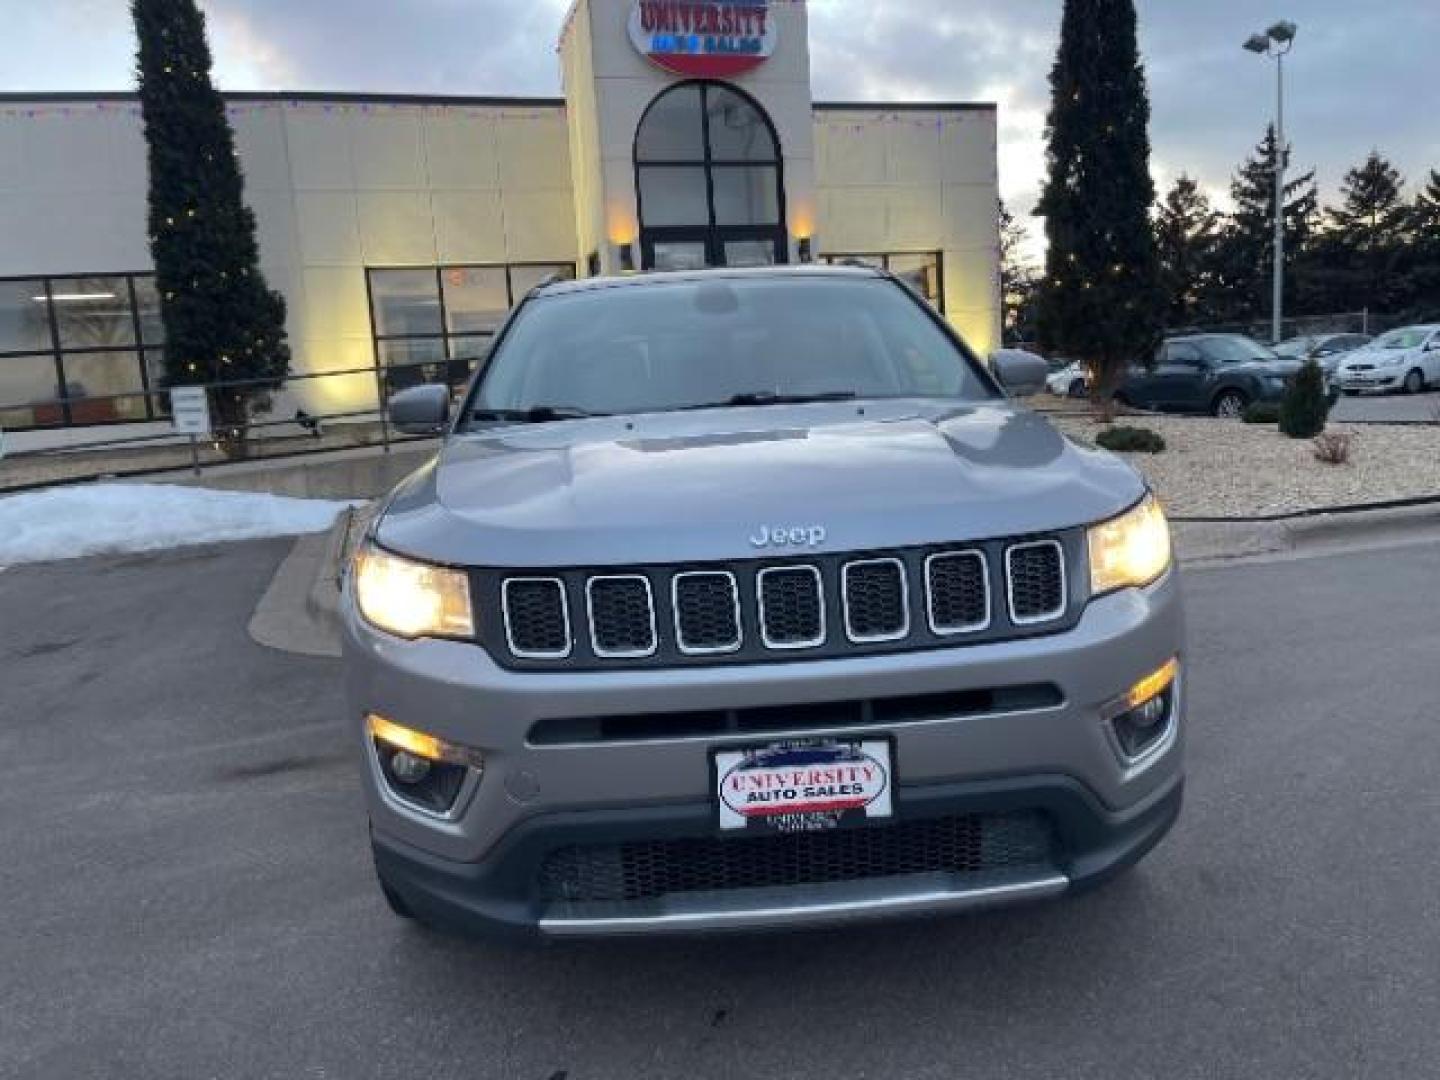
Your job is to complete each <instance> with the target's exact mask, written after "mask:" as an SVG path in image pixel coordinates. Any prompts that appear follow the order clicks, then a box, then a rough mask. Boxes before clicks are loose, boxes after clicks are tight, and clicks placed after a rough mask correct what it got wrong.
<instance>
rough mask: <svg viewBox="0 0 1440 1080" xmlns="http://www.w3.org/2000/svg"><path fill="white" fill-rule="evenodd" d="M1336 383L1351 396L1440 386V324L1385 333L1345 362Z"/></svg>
mask: <svg viewBox="0 0 1440 1080" xmlns="http://www.w3.org/2000/svg"><path fill="white" fill-rule="evenodd" d="M1335 381H1336V382H1337V383H1338V384H1339V387H1340V389H1341V390H1342V391H1344V392H1345V393H1347V394H1358V393H1360V392H1361V391H1362V390H1381V391H1384V390H1403V391H1404V392H1405V393H1407V394H1418V393H1420V392H1421V391H1422V390H1424V389H1426V388H1427V387H1430V386H1440V325H1431V326H1405V327H1401V328H1400V329H1399V330H1391V331H1390V332H1389V333H1387V334H1381V335H1380V336H1379V337H1378V338H1376V339H1375V340H1374V341H1372V342H1371V343H1370V344H1369V345H1366V346H1365V347H1364V348H1362V349H1356V350H1355V351H1354V352H1351V353H1347V354H1346V355H1345V356H1344V357H1343V358H1342V359H1341V361H1340V366H1339V368H1337V369H1336V372H1335Z"/></svg>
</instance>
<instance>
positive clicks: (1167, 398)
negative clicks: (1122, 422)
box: [1115, 334, 1300, 417]
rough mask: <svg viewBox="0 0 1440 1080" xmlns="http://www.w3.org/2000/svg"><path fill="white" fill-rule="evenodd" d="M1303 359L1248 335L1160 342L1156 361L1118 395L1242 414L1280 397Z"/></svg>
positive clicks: (1183, 408)
mask: <svg viewBox="0 0 1440 1080" xmlns="http://www.w3.org/2000/svg"><path fill="white" fill-rule="evenodd" d="M1299 370H1300V361H1298V360H1293V359H1283V358H1281V357H1279V356H1277V355H1276V354H1275V353H1274V351H1273V350H1271V349H1269V348H1267V347H1266V346H1264V345H1261V344H1260V343H1259V342H1258V341H1255V340H1254V339H1252V338H1248V337H1245V336H1244V335H1243V334H1191V335H1187V336H1185V337H1175V338H1170V339H1169V340H1167V341H1166V342H1165V343H1164V344H1163V345H1161V346H1160V351H1159V352H1158V353H1157V354H1156V357H1155V363H1154V365H1153V366H1152V367H1149V368H1146V367H1142V366H1140V365H1136V366H1135V367H1133V368H1131V369H1130V374H1129V376H1128V377H1127V378H1126V379H1125V381H1124V382H1123V383H1122V384H1121V386H1120V389H1119V390H1118V391H1117V392H1116V394H1115V397H1116V398H1117V399H1118V400H1119V401H1120V402H1122V403H1123V404H1125V405H1131V406H1134V407H1136V408H1141V409H1155V410H1158V411H1163V412H1192V413H1209V414H1211V415H1212V416H1222V417H1238V416H1239V415H1240V414H1241V413H1243V412H1244V411H1245V407H1246V406H1247V405H1250V404H1251V403H1252V402H1256V401H1279V400H1280V399H1281V398H1282V397H1284V396H1285V388H1286V387H1287V386H1288V385H1289V383H1290V380H1292V379H1293V378H1294V377H1295V373H1296V372H1297V371H1299Z"/></svg>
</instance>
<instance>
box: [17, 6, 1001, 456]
mask: <svg viewBox="0 0 1440 1080" xmlns="http://www.w3.org/2000/svg"><path fill="white" fill-rule="evenodd" d="M559 60H560V65H561V72H562V78H563V85H564V92H565V96H564V97H563V98H558V99H548V98H547V99H534V98H493V97H485V98H461V97H426V98H421V97H410V96H377V95H355V94H339V95H325V94H235V95H229V96H228V97H227V104H228V109H229V113H230V120H231V124H232V126H233V127H234V130H235V135H236V143H237V150H238V153H239V155H240V158H241V163H242V166H243V170H244V174H245V181H246V199H247V201H248V203H249V204H250V206H251V207H252V208H253V209H254V211H255V215H256V219H257V225H258V231H259V241H260V252H261V265H262V268H263V270H264V272H265V274H266V276H267V278H268V280H269V282H270V284H271V285H272V287H274V288H276V289H278V290H280V291H281V292H282V293H283V294H284V295H285V297H286V299H287V301H288V305H289V316H288V320H289V322H288V329H289V335H290V341H291V345H292V349H293V353H294V362H293V364H292V368H293V371H294V372H295V374H296V375H297V376H302V378H298V379H296V380H293V381H292V382H291V383H290V384H289V385H288V386H287V389H286V397H287V400H285V401H284V402H282V403H281V405H280V407H279V410H277V411H284V410H286V409H290V408H293V407H301V408H304V409H306V410H307V411H309V412H311V413H312V414H325V415H340V414H346V415H354V416H363V415H366V414H370V413H373V410H374V409H375V407H376V402H377V399H378V398H379V397H380V396H381V395H382V394H384V393H385V392H387V390H388V389H391V388H394V387H397V386H401V385H407V384H410V383H413V382H415V381H419V380H421V379H436V378H450V379H451V380H452V381H453V380H457V379H459V378H462V377H463V376H464V374H465V373H466V372H467V371H468V370H469V368H470V367H471V365H472V364H473V363H474V361H475V359H476V358H478V357H479V356H481V355H483V352H484V350H485V348H486V346H487V343H488V341H489V338H490V336H491V335H492V334H493V332H494V330H495V328H496V326H497V325H498V324H499V322H500V321H501V320H502V319H503V318H504V315H505V313H506V311H507V310H508V309H509V308H510V307H511V306H512V305H513V304H514V303H515V302H516V301H517V300H518V299H519V298H520V297H521V296H522V295H523V294H524V292H525V291H526V290H527V289H529V288H530V287H532V286H533V285H534V284H536V283H537V282H538V281H540V280H543V279H544V278H545V277H548V276H550V275H552V274H557V273H558V274H562V275H580V276H587V275H594V274H602V273H603V274H614V273H626V272H631V271H646V270H664V269H674V268H686V267H694V266H713V265H754V264H765V263H778V262H796V261H805V260H816V261H823V260H834V259H839V258H857V259H862V260H865V261H870V262H875V263H879V264H883V265H886V266H888V267H889V268H891V269H892V270H894V271H895V272H897V273H900V274H903V275H905V276H906V277H907V278H908V279H909V280H911V281H912V282H913V283H914V284H915V285H916V287H917V288H919V289H920V290H921V291H922V292H923V293H924V294H925V295H926V296H927V297H928V298H929V299H930V300H931V302H932V303H934V304H935V305H936V306H937V307H938V308H939V309H940V310H941V311H943V312H944V314H945V316H946V317H947V318H948V319H949V320H950V321H951V322H952V323H953V324H954V325H955V326H956V327H957V328H958V329H959V331H960V332H961V333H962V334H963V335H964V336H965V338H966V339H967V341H968V342H969V343H970V344H971V345H972V347H974V348H975V349H976V350H977V351H979V352H981V353H986V352H989V351H990V350H991V349H992V348H993V347H995V346H996V345H998V344H999V333H1000V314H999V307H1000V301H999V281H998V279H999V250H998V249H999V244H998V236H997V223H996V206H997V199H998V188H997V182H996V111H995V108H994V106H993V105H977V104H934V105H914V104H873V103H867V104H844V103H816V102H813V101H812V100H811V96H810V66H809V49H808V37H807V23H806V8H805V4H804V2H803V0H577V2H576V4H575V6H574V8H573V9H572V11H571V12H570V14H569V15H568V17H567V18H566V20H565V24H564V26H563V28H562V31H561V36H560V44H559ZM145 189H146V166H145V147H144V138H143V131H142V126H141V120H140V116H139V106H138V103H137V101H136V100H135V98H134V97H133V95H128V94H112V95H92V96H83V97H82V96H77V95H44V96H25V95H8V96H4V97H0V427H4V428H6V429H8V430H26V429H37V428H40V429H53V428H61V427H87V426H90V425H97V424H106V423H127V422H128V423H155V424H160V423H163V422H164V418H165V412H166V408H167V405H166V402H165V399H164V395H163V394H160V393H156V392H155V391H157V390H158V389H159V387H160V386H161V363H160V350H161V349H162V347H163V331H162V327H161V323H160V318H159V309H158V299H157V297H156V295H155V291H154V287H153V284H152V278H151V275H150V269H149V268H150V258H149V251H148V242H147V237H146V209H145ZM201 374H202V375H203V374H205V373H201ZM304 376H326V377H304Z"/></svg>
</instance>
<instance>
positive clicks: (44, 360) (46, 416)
mask: <svg viewBox="0 0 1440 1080" xmlns="http://www.w3.org/2000/svg"><path fill="white" fill-rule="evenodd" d="M30 295H32V296H33V295H34V294H33V293H32V294H30ZM26 299H29V297H27V298H26ZM37 306H39V305H37ZM59 396H60V389H59V387H58V386H57V385H56V382H55V360H54V358H53V357H51V356H0V427H6V428H28V427H44V426H46V425H49V424H62V423H64V417H63V415H62V413H61V411H60V405H59V404H58V403H56V402H55V399H56V398H58V397H59Z"/></svg>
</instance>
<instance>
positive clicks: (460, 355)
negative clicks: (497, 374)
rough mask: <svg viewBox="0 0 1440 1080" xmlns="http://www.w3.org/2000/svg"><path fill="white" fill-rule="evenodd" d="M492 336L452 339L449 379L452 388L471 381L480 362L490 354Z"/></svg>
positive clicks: (479, 335) (448, 369)
mask: <svg viewBox="0 0 1440 1080" xmlns="http://www.w3.org/2000/svg"><path fill="white" fill-rule="evenodd" d="M493 340H494V337H493V336H492V335H490V334H472V335H470V336H468V337H452V338H451V339H450V364H449V367H448V368H447V372H448V374H447V376H446V377H447V379H448V381H449V383H450V385H451V386H463V385H464V384H465V383H467V382H469V381H470V376H471V374H473V373H474V371H475V368H476V367H477V366H478V365H479V363H480V361H482V360H484V359H485V356H486V354H487V353H489V352H490V342H491V341H493Z"/></svg>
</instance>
